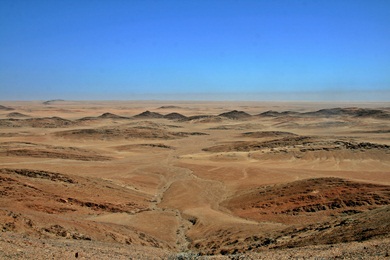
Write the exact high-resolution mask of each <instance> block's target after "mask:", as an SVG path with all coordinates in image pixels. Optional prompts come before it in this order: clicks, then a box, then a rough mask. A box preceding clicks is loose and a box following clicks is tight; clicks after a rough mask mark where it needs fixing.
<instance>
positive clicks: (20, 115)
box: [7, 112, 30, 118]
mask: <svg viewBox="0 0 390 260" xmlns="http://www.w3.org/2000/svg"><path fill="white" fill-rule="evenodd" d="M7 117H11V118H25V117H30V116H28V115H25V114H22V113H19V112H12V113H9V114H8V115H7Z"/></svg>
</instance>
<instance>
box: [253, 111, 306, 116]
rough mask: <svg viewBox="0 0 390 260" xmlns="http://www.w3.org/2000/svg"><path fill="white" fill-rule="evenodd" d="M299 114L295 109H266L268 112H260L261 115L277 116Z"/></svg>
mask: <svg viewBox="0 0 390 260" xmlns="http://www.w3.org/2000/svg"><path fill="white" fill-rule="evenodd" d="M298 114H299V113H298V112H294V111H283V112H278V111H273V110H269V111H266V112H263V113H261V114H259V116H266V117H277V116H295V115H298Z"/></svg>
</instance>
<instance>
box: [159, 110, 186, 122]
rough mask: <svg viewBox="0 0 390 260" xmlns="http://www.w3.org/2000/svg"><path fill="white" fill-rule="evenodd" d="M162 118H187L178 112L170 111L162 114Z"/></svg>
mask: <svg viewBox="0 0 390 260" xmlns="http://www.w3.org/2000/svg"><path fill="white" fill-rule="evenodd" d="M164 118H167V119H171V120H185V119H187V117H186V116H184V115H182V114H179V113H176V112H174V113H170V114H167V115H165V116H164Z"/></svg>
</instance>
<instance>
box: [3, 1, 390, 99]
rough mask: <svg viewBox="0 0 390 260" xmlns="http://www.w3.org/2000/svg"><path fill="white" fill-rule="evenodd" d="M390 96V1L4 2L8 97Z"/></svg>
mask: <svg viewBox="0 0 390 260" xmlns="http://www.w3.org/2000/svg"><path fill="white" fill-rule="evenodd" d="M52 98H64V99H224V98H226V99H233V100H234V99H248V100H251V99H259V100H261V99H267V100H278V99H285V100H288V99H299V100H306V99H307V100H321V99H351V100H365V99H367V100H369V101H372V100H384V101H389V100H390V1H388V0H384V1H380V0H371V1H370V0H367V1H359V0H353V1H348V0H345V1H341V0H338V1H336V0H324V1H322V0H307V1H300V0H296V1H294V0H285V1H278V0H276V1H265V0H257V1H249V0H248V1H238V0H235V1H230V0H225V1H212V0H210V1H203V0H198V1H185V0H177V1H162V0H161V1H157V0H155V1H147V0H144V1H135V0H134V1H119V0H117V1H115V0H114V1H103V0H101V1H98V0H95V1H72V0H69V1H38V0H37V1H27V0H25V1H18V0H9V1H7V0H3V1H0V99H3V100H7V99H12V100H19V99H52Z"/></svg>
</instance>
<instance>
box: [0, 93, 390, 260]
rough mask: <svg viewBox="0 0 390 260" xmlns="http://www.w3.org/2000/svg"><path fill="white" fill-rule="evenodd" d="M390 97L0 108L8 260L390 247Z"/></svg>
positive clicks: (2, 223) (2, 253) (345, 253)
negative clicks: (385, 100) (363, 100)
mask: <svg viewBox="0 0 390 260" xmlns="http://www.w3.org/2000/svg"><path fill="white" fill-rule="evenodd" d="M389 133H390V104H389V103H356V104H352V103H348V104H344V103H303V102H302V103H292V102H290V103H289V102H178V101H176V102H157V101H144V102H140V101H138V102H134V101H133V102H132V101H127V102H125V101H117V102H114V101H112V102H108V101H105V102H103V101H100V102H99V101H89V102H81V101H79V102H78V101H64V100H52V101H46V102H38V101H36V102H16V101H14V102H1V104H0V230H1V231H0V258H1V259H8V258H9V259H11V258H18V259H32V258H35V259H47V258H48V257H53V258H64V259H70V258H73V257H76V256H77V257H78V258H82V259H83V258H85V259H87V258H89V259H91V258H100V259H129V258H137V259H153V258H154V259H160V258H162V259H186V258H202V259H207V258H212V259H225V258H227V259H229V258H233V259H270V258H276V259H289V258H291V257H297V258H315V257H320V258H337V257H343V258H351V259H356V258H364V259H367V258H372V259H383V258H387V257H389V254H390V246H389V244H390V243H389V242H390V136H389Z"/></svg>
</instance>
